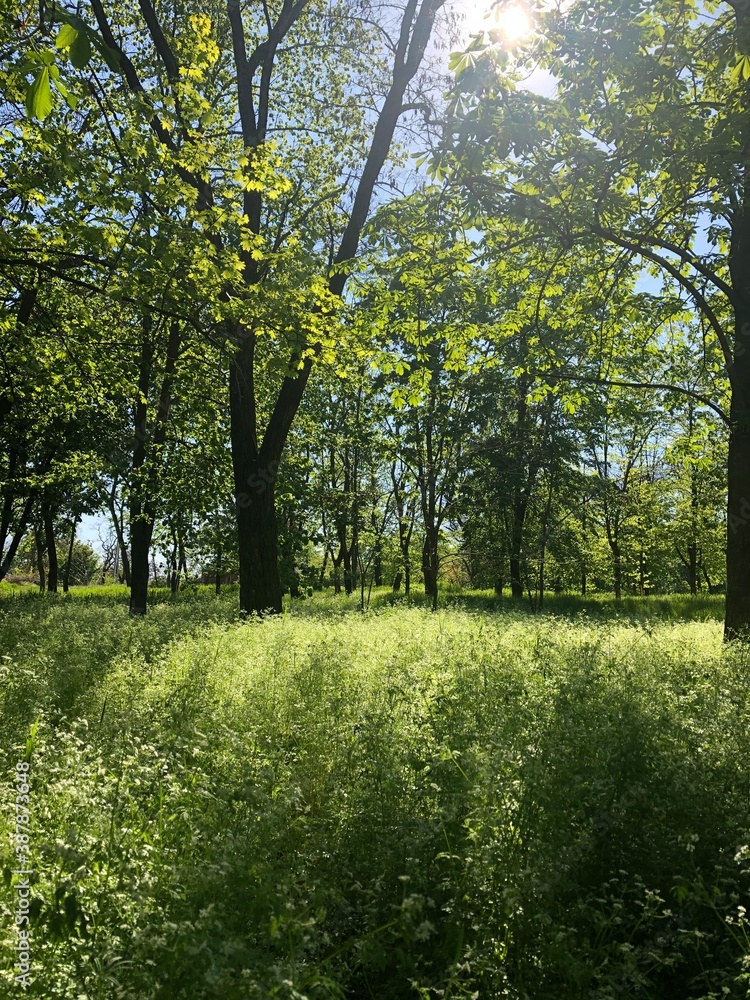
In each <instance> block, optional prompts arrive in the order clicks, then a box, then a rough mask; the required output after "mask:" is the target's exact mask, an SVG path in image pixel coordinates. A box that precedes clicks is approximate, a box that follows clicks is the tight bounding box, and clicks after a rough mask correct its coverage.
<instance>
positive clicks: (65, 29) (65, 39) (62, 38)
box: [55, 24, 78, 49]
mask: <svg viewBox="0 0 750 1000" xmlns="http://www.w3.org/2000/svg"><path fill="white" fill-rule="evenodd" d="M76 38H78V30H77V29H76V28H74V27H73V25H72V24H64V25H63V26H62V28H60V30H59V31H58V33H57V38H56V39H55V48H56V49H69V48H70V46H71V45H72V44H73V42H75V40H76Z"/></svg>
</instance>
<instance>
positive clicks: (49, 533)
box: [42, 504, 58, 594]
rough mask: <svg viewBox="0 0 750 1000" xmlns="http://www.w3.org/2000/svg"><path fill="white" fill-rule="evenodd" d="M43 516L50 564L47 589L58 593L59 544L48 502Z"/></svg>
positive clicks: (52, 592)
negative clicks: (56, 542) (56, 539)
mask: <svg viewBox="0 0 750 1000" xmlns="http://www.w3.org/2000/svg"><path fill="white" fill-rule="evenodd" d="M42 516H43V518H44V540H45V545H46V547H47V563H48V566H49V573H48V575H47V590H48V592H49V593H51V594H56V593H57V577H58V562H57V545H56V544H55V519H54V518H53V516H52V511H51V510H50V508H49V507H48V506H47V505H46V504H45V505H44V507H43V508H42Z"/></svg>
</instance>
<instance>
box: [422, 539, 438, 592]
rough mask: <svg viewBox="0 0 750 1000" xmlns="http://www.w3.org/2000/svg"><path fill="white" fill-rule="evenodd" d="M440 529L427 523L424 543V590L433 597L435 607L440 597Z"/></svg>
mask: <svg viewBox="0 0 750 1000" xmlns="http://www.w3.org/2000/svg"><path fill="white" fill-rule="evenodd" d="M438 568H439V563H438V531H437V528H435V527H434V526H433V525H425V538H424V544H423V545H422V574H423V576H424V592H425V595H426V596H427V597H431V598H432V604H433V607H435V606H436V604H437V597H438Z"/></svg>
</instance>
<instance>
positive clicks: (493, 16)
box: [461, 0, 534, 42]
mask: <svg viewBox="0 0 750 1000" xmlns="http://www.w3.org/2000/svg"><path fill="white" fill-rule="evenodd" d="M461 12H462V17H463V22H464V30H465V31H466V33H467V34H468V35H474V34H477V33H479V32H481V31H499V32H500V34H501V35H502V36H503V38H505V40H506V41H508V42H518V41H520V40H521V39H523V38H525V37H526V35H528V34H530V32H531V31H532V30H533V27H534V25H533V22H532V20H531V18H530V17H529V15H528V14H527V13H526V11H525V10H524V8H523V7H522V6H520V4H516V3H514V4H503V3H499V4H496V5H493V4H492V0H463V2H462V4H461Z"/></svg>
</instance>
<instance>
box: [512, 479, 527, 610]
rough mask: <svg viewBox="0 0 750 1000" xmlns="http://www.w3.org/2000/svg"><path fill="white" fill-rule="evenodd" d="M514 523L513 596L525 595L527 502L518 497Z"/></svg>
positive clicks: (514, 507)
mask: <svg viewBox="0 0 750 1000" xmlns="http://www.w3.org/2000/svg"><path fill="white" fill-rule="evenodd" d="M512 514H513V524H512V527H511V533H510V592H511V594H512V595H513V597H517V598H522V597H523V590H524V587H523V575H522V572H521V563H522V554H523V527H524V522H525V521H526V504H525V503H524V502H523V499H522V498H521V497H518V498H517V499H516V501H515V502H514V504H513V511H512Z"/></svg>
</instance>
